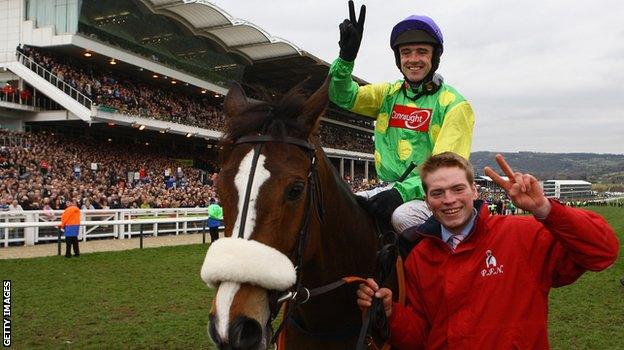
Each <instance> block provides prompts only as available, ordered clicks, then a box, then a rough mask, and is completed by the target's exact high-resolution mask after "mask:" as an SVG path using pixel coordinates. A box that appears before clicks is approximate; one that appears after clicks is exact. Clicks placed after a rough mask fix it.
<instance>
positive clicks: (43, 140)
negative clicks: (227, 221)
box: [0, 130, 216, 210]
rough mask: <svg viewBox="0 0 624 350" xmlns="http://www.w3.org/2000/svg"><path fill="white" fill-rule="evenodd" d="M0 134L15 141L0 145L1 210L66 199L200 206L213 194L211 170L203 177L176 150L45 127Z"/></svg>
mask: <svg viewBox="0 0 624 350" xmlns="http://www.w3.org/2000/svg"><path fill="white" fill-rule="evenodd" d="M0 137H2V138H4V139H11V140H13V142H5V146H1V147H0V210H48V209H49V210H54V209H64V208H65V202H66V201H67V199H69V198H73V199H75V200H77V201H78V203H79V206H81V207H83V208H85V209H92V208H93V209H100V208H104V209H107V208H111V209H117V208H167V207H175V208H178V207H196V206H201V207H203V206H207V203H208V202H209V200H210V198H213V197H216V193H215V191H214V188H213V187H212V186H210V184H211V182H212V180H214V176H215V174H209V173H205V174H203V175H204V180H203V181H202V176H201V175H200V173H201V171H200V170H199V169H196V168H193V167H190V166H185V165H183V164H181V163H179V162H178V161H176V160H175V159H179V158H180V157H181V155H179V154H171V155H168V154H167V153H163V150H154V151H149V150H140V151H138V150H137V151H132V149H133V147H131V145H129V144H124V142H115V143H109V144H107V145H106V147H101V146H100V145H98V144H97V143H95V142H94V141H93V140H85V139H81V140H74V139H72V138H69V137H62V136H59V135H54V134H53V133H49V132H46V133H43V132H40V133H37V134H32V133H15V132H10V131H6V130H1V131H0Z"/></svg>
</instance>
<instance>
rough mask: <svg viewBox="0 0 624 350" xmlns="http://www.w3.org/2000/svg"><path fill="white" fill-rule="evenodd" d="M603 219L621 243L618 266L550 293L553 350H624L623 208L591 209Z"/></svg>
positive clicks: (584, 276)
mask: <svg viewBox="0 0 624 350" xmlns="http://www.w3.org/2000/svg"><path fill="white" fill-rule="evenodd" d="M589 209H591V210H594V211H596V212H597V213H599V214H601V215H603V216H604V217H605V218H606V219H607V220H608V221H609V223H610V224H611V227H613V229H614V230H615V232H616V234H617V236H618V239H619V241H620V256H619V258H618V260H617V261H616V263H615V265H614V266H612V267H611V268H609V269H607V270H605V271H602V272H599V273H593V272H588V273H585V274H584V275H583V276H582V277H581V278H580V279H579V280H578V281H577V282H576V283H574V284H572V285H570V286H566V287H563V288H556V289H553V290H552V291H551V293H550V317H549V334H550V342H551V346H552V347H553V349H622V348H624V287H622V285H621V284H620V282H619V281H620V278H622V277H624V261H623V259H622V256H623V254H624V252H623V250H624V249H623V247H622V246H623V244H624V208H612V207H591V208H589Z"/></svg>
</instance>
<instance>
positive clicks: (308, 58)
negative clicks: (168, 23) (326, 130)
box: [140, 0, 365, 91]
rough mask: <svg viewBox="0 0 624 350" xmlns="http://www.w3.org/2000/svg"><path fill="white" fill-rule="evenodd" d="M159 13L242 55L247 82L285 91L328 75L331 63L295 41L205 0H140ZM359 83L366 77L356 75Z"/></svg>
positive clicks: (196, 34)
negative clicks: (234, 15)
mask: <svg viewBox="0 0 624 350" xmlns="http://www.w3.org/2000/svg"><path fill="white" fill-rule="evenodd" d="M140 2H141V3H142V4H144V5H145V6H146V7H148V8H149V10H150V11H152V12H153V13H155V14H159V15H164V16H167V17H169V18H171V19H174V20H175V21H177V22H179V23H181V24H182V25H184V26H185V27H186V28H187V29H189V30H190V31H191V32H192V33H193V35H195V36H200V37H205V38H207V39H209V40H211V41H212V42H214V43H215V44H216V45H217V46H218V47H219V48H220V49H221V50H222V51H223V52H227V53H228V54H233V55H236V56H238V57H239V58H241V59H242V61H244V62H245V63H246V68H245V73H244V76H243V82H244V83H247V84H250V85H260V86H263V87H266V88H269V89H274V90H277V91H285V90H288V89H289V88H291V87H292V86H294V85H296V84H297V83H299V82H301V81H303V80H305V79H307V78H310V81H309V83H308V84H307V85H308V86H310V87H314V88H315V87H318V86H320V84H321V83H322V80H323V79H324V77H325V76H326V75H327V71H328V70H329V64H328V63H327V62H325V61H323V60H321V59H319V58H317V57H315V56H313V55H311V54H309V53H308V52H305V51H303V50H301V49H300V48H298V47H297V46H296V45H294V44H293V43H291V42H289V41H287V40H284V39H281V38H278V37H274V36H272V35H271V34H269V33H268V32H266V31H264V30H263V29H262V28H260V27H259V26H257V25H255V24H253V23H251V22H248V21H246V20H243V19H239V18H235V17H232V16H231V15H230V14H229V13H227V12H226V11H225V10H223V9H221V8H220V7H218V6H217V5H215V4H213V3H210V2H209V1H205V0H140ZM356 80H357V81H358V82H359V83H365V81H364V80H361V79H359V78H356Z"/></svg>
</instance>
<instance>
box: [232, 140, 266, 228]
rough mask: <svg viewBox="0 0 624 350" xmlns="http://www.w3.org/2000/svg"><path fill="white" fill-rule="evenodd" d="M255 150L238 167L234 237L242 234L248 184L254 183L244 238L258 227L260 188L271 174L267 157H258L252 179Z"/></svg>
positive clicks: (235, 180)
mask: <svg viewBox="0 0 624 350" xmlns="http://www.w3.org/2000/svg"><path fill="white" fill-rule="evenodd" d="M253 156H254V152H253V149H252V150H250V151H249V153H247V155H246V156H245V157H244V158H243V160H242V161H241V163H240V166H239V167H238V172H237V173H236V177H234V185H235V186H236V190H237V191H238V215H237V216H236V222H235V223H234V229H233V230H232V236H235V235H238V232H240V225H241V221H242V220H243V218H242V215H243V205H244V204H245V197H246V195H247V193H246V192H247V182H248V181H252V186H251V189H250V191H251V193H250V195H249V207H248V209H247V217H246V218H245V227H244V231H243V232H244V237H243V238H245V239H249V237H250V236H251V233H252V232H253V230H254V228H255V225H256V206H255V203H256V200H257V198H258V193H259V192H260V187H261V186H262V185H263V184H264V183H265V182H266V181H267V180H268V179H269V177H270V176H271V173H270V172H269V171H268V170H267V169H266V168H265V167H264V163H265V161H266V157H265V156H264V155H262V154H261V155H260V156H259V157H258V163H257V165H256V171H255V173H254V175H253V179H250V176H251V168H252V166H253Z"/></svg>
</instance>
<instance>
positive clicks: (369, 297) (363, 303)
mask: <svg viewBox="0 0 624 350" xmlns="http://www.w3.org/2000/svg"><path fill="white" fill-rule="evenodd" d="M357 297H358V299H357V304H358V306H359V307H360V310H362V311H365V310H367V309H368V308H369V307H371V305H372V303H373V297H375V298H378V299H381V302H382V303H383V308H384V311H385V312H386V317H390V315H392V290H390V289H388V288H379V286H378V285H377V282H375V280H374V279H372V278H368V279H367V280H366V283H362V284H360V287H359V289H358V291H357Z"/></svg>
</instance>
